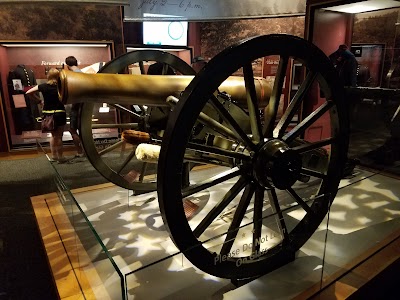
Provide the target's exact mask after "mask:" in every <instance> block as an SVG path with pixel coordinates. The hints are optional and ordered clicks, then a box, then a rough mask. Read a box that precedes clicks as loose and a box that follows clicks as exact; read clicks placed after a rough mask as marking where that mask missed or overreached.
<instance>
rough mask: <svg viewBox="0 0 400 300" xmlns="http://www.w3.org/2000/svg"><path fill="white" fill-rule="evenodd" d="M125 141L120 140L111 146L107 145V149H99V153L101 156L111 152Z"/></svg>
mask: <svg viewBox="0 0 400 300" xmlns="http://www.w3.org/2000/svg"><path fill="white" fill-rule="evenodd" d="M124 143H125V141H118V142H116V143H115V144H113V145H111V146H110V147H107V148H106V149H104V150H101V151H99V155H100V156H101V155H104V154H106V153H108V152H111V151H113V150H115V149H117V148H118V147H121V146H122V144H124Z"/></svg>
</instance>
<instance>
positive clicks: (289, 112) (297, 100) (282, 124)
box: [274, 71, 317, 138]
mask: <svg viewBox="0 0 400 300" xmlns="http://www.w3.org/2000/svg"><path fill="white" fill-rule="evenodd" d="M316 76H317V73H316V72H311V71H310V72H308V74H307V77H306V78H305V80H304V81H303V83H302V84H301V86H300V88H299V90H298V91H297V92H296V94H295V95H294V97H293V99H292V101H290V103H289V106H288V108H287V109H286V110H285V112H284V114H283V116H282V118H281V119H280V120H279V122H278V124H277V125H276V128H275V129H274V137H277V138H282V136H283V135H284V133H285V131H286V130H287V128H288V126H289V124H290V122H291V121H292V119H293V117H294V115H295V114H296V112H297V111H298V110H299V108H300V106H301V103H302V102H303V99H304V96H305V95H306V94H307V93H308V92H309V89H310V87H311V85H312V83H313V82H314V80H315V78H316Z"/></svg>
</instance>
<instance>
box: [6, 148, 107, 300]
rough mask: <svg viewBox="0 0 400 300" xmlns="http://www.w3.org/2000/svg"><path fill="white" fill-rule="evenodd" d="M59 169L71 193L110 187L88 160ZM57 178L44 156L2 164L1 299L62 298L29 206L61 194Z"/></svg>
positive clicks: (73, 162) (41, 299) (77, 161)
mask: <svg viewBox="0 0 400 300" xmlns="http://www.w3.org/2000/svg"><path fill="white" fill-rule="evenodd" d="M54 167H56V168H57V169H58V171H59V172H61V173H62V177H63V178H64V179H65V182H66V184H67V186H68V187H69V188H71V189H74V188H78V187H83V186H89V185H94V184H99V183H105V182H106V180H105V179H103V178H102V177H101V176H100V175H99V174H98V172H97V171H96V170H94V168H93V167H92V166H91V165H90V163H89V162H88V161H87V160H86V159H79V160H73V161H71V163H69V164H65V165H55V166H54ZM55 174H56V173H55V170H54V168H53V166H52V165H51V164H50V163H49V162H48V160H47V157H46V156H45V155H44V154H43V155H41V156H39V157H37V158H32V159H17V160H7V161H3V160H2V161H0V195H1V196H0V300H10V299H12V300H14V299H15V300H20V299H24V300H25V299H40V300H43V299H58V296H57V292H56V289H55V285H54V282H53V279H52V276H51V273H50V270H49V265H48V261H47V257H46V253H45V250H44V247H43V244H42V241H41V237H40V234H39V231H38V227H37V224H36V219H35V216H34V212H33V209H32V205H31V201H30V197H31V196H36V195H42V194H47V193H53V192H55V191H57V187H56V183H55V180H54V178H55ZM77 178H79V180H77Z"/></svg>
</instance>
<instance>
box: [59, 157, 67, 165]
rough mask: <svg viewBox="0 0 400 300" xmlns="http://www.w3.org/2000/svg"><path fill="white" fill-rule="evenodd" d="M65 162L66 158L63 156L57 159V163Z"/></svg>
mask: <svg viewBox="0 0 400 300" xmlns="http://www.w3.org/2000/svg"><path fill="white" fill-rule="evenodd" d="M66 162H68V159H66V158H65V157H61V158H59V159H58V163H59V164H65V163H66Z"/></svg>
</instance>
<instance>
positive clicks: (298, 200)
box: [287, 188, 314, 215]
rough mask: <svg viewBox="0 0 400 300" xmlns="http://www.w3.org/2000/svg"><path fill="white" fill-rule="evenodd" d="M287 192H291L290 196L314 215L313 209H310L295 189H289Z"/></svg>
mask: <svg viewBox="0 0 400 300" xmlns="http://www.w3.org/2000/svg"><path fill="white" fill-rule="evenodd" d="M287 191H288V192H289V194H290V195H291V196H292V197H293V199H294V200H295V201H296V202H297V203H298V204H299V205H300V206H301V207H302V208H303V209H304V210H305V211H306V212H307V213H309V214H310V215H313V214H314V212H313V210H312V209H311V207H309V206H308V205H307V203H306V202H305V201H304V200H303V199H302V198H301V197H300V196H299V195H297V193H296V192H295V190H294V189H292V188H288V189H287Z"/></svg>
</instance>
